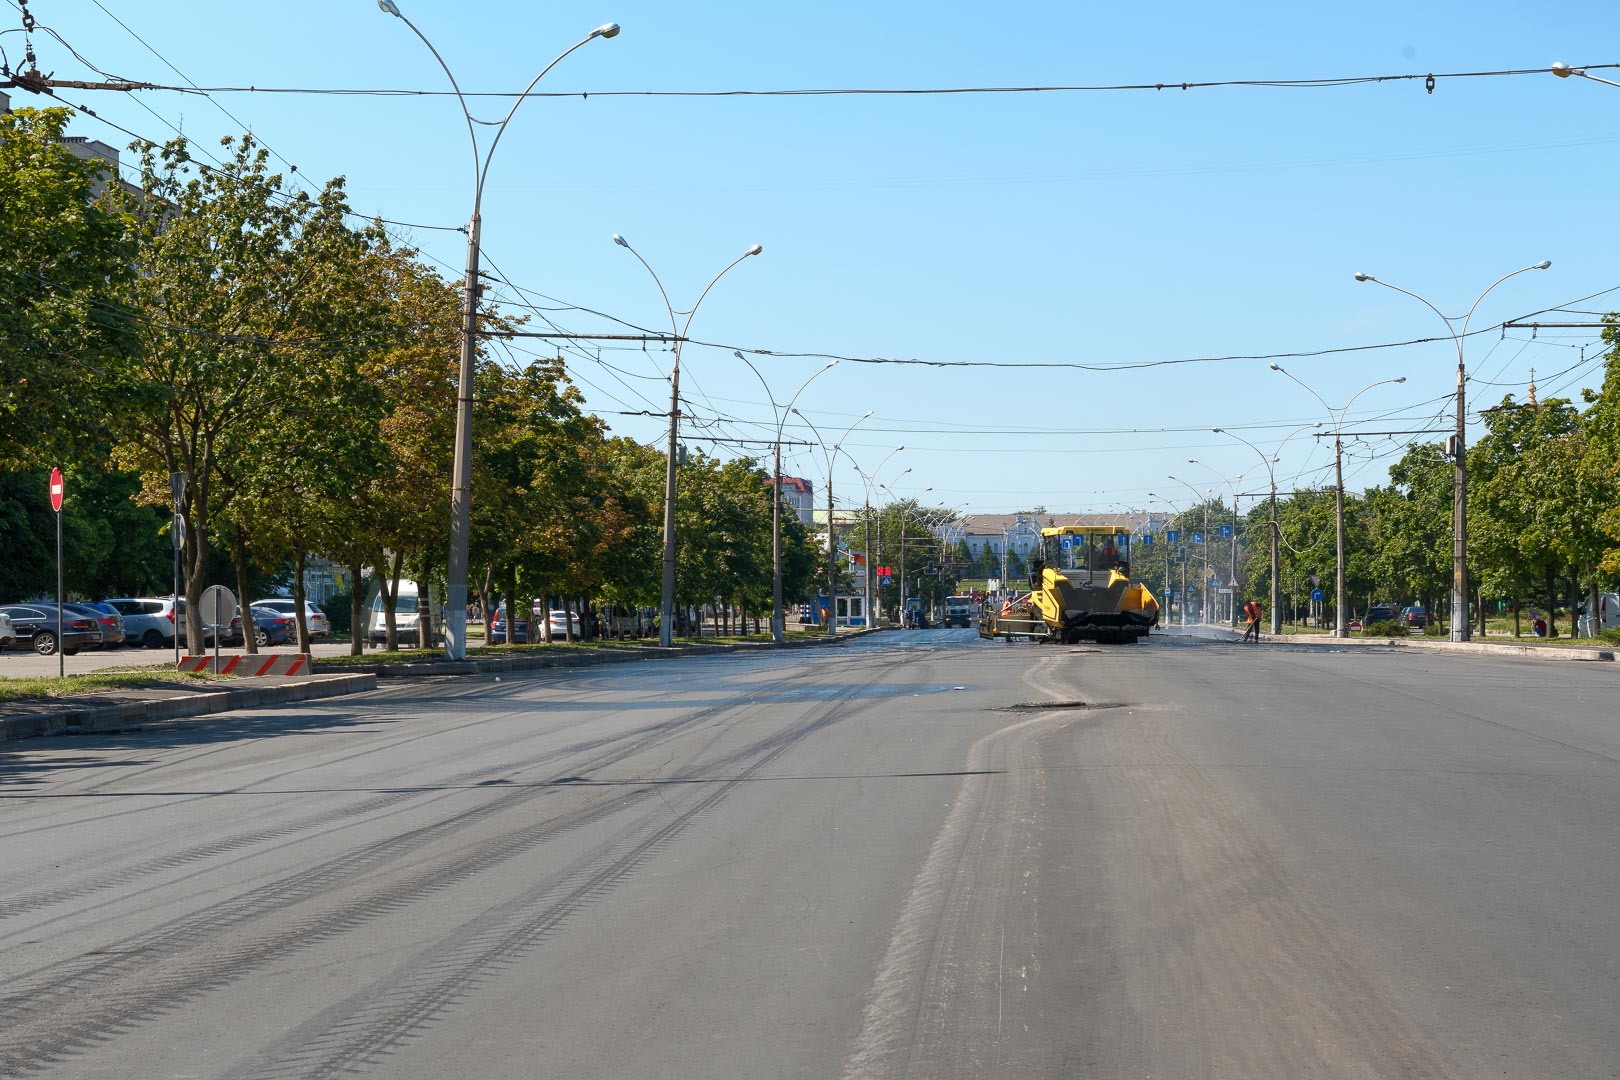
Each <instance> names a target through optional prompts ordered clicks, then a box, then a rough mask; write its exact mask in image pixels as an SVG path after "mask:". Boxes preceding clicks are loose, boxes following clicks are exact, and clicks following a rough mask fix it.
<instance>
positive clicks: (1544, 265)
mask: <svg viewBox="0 0 1620 1080" xmlns="http://www.w3.org/2000/svg"><path fill="white" fill-rule="evenodd" d="M1551 267H1552V260H1551V259H1542V260H1541V261H1540V262H1538V263H1536V269H1537V270H1547V269H1550V268H1551Z"/></svg>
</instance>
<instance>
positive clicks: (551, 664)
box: [315, 628, 883, 679]
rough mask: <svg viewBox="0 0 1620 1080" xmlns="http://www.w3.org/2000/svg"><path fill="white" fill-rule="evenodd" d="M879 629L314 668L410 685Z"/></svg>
mask: <svg viewBox="0 0 1620 1080" xmlns="http://www.w3.org/2000/svg"><path fill="white" fill-rule="evenodd" d="M882 632H883V631H882V629H881V628H873V629H870V630H856V631H853V632H851V633H848V634H839V635H837V636H835V637H832V638H828V637H826V636H823V635H816V636H814V637H803V638H796V639H792V640H788V641H784V642H783V643H782V644H781V645H776V644H774V643H772V642H759V643H754V642H742V641H728V642H716V643H715V644H713V645H698V644H691V645H675V646H672V647H671V648H668V649H666V648H664V647H662V646H659V645H636V646H618V645H605V646H603V647H601V648H597V649H578V650H574V649H568V650H564V651H561V652H555V653H535V654H532V655H527V656H524V655H518V656H499V657H493V656H492V657H485V658H483V659H479V660H466V661H461V662H457V661H454V660H421V661H417V662H415V663H409V664H370V665H367V664H342V665H331V666H328V667H325V668H324V669H323V667H322V665H321V663H320V661H319V660H317V661H316V662H315V670H316V671H317V672H319V671H322V670H325V671H363V672H366V673H368V674H371V675H375V676H377V677H378V678H385V679H407V678H428V677H436V676H443V675H504V674H506V673H507V672H511V671H533V670H539V669H544V668H571V667H594V666H596V665H600V664H622V663H628V662H630V661H632V660H663V659H668V658H671V657H677V656H708V655H711V654H718V653H735V652H776V651H778V650H780V649H811V648H819V647H822V646H835V645H842V644H844V643H845V642H847V641H853V640H855V639H856V638H860V637H865V636H867V635H868V634H880V633H882Z"/></svg>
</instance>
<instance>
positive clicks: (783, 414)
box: [731, 349, 838, 645]
mask: <svg viewBox="0 0 1620 1080" xmlns="http://www.w3.org/2000/svg"><path fill="white" fill-rule="evenodd" d="M731 355H732V356H735V357H736V358H737V359H739V360H741V361H742V362H743V363H745V364H747V365H748V370H749V371H752V372H753V373H754V377H755V378H756V379H758V380H759V384H760V385H761V386H763V387H764V388H765V400H766V401H768V402H770V404H771V415H772V416H773V417H774V418H775V420H776V466H775V468H774V469H773V470H772V473H771V482H772V488H771V602H772V605H773V606H772V608H771V641H772V642H774V643H775V644H777V645H780V644H782V641H783V639H784V637H785V636H786V633H787V628H786V626H785V620H784V618H783V612H782V425H783V424H784V423H786V422H787V416H788V413H789V412H791V411H792V409H793V403H794V402H795V401H798V400H799V395H800V394H802V393H804V388H805V387H806V386H809V385H810V384H811V383H813V382H815V381H816V379H817V378H818V377H820V376H822V375H824V374H826V373H827V372H829V371H831V370H832V369H833V368H835V367H837V366H838V361H837V360H833V361H831V362H829V363H828V364H827V365H826V366H824V367H822V368H821V369H820V370H818V371H817V372H816V373H815V374H814V375H811V376H810V377H809V378H808V379H806V380H804V384H803V385H801V386H800V387H799V388H798V389H797V390H795V391H794V392H793V396H792V397H790V398H788V403H787V405H786V406H784V407H783V408H781V409H778V408H777V407H776V398H774V397H772V396H771V387H770V384H769V383H767V382H766V381H765V376H763V375H761V374H760V373H759V368H757V367H755V366H754V365H753V362H752V361H750V360H749V359H748V357H746V356H744V355H743V354H742V352H741V351H740V350H738V349H733V350H731Z"/></svg>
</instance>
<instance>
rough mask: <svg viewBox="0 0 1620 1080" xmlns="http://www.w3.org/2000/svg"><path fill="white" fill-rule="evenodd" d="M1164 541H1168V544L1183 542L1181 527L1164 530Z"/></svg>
mask: <svg viewBox="0 0 1620 1080" xmlns="http://www.w3.org/2000/svg"><path fill="white" fill-rule="evenodd" d="M1164 542H1165V543H1167V544H1179V543H1181V530H1180V529H1166V530H1165V531H1164Z"/></svg>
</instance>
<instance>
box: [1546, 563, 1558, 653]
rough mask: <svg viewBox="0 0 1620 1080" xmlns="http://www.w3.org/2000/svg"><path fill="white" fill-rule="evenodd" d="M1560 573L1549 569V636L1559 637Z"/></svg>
mask: <svg viewBox="0 0 1620 1080" xmlns="http://www.w3.org/2000/svg"><path fill="white" fill-rule="evenodd" d="M1557 594H1558V571H1556V570H1554V569H1552V568H1551V567H1548V569H1547V636H1548V637H1549V638H1555V637H1557V636H1558V595H1557Z"/></svg>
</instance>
